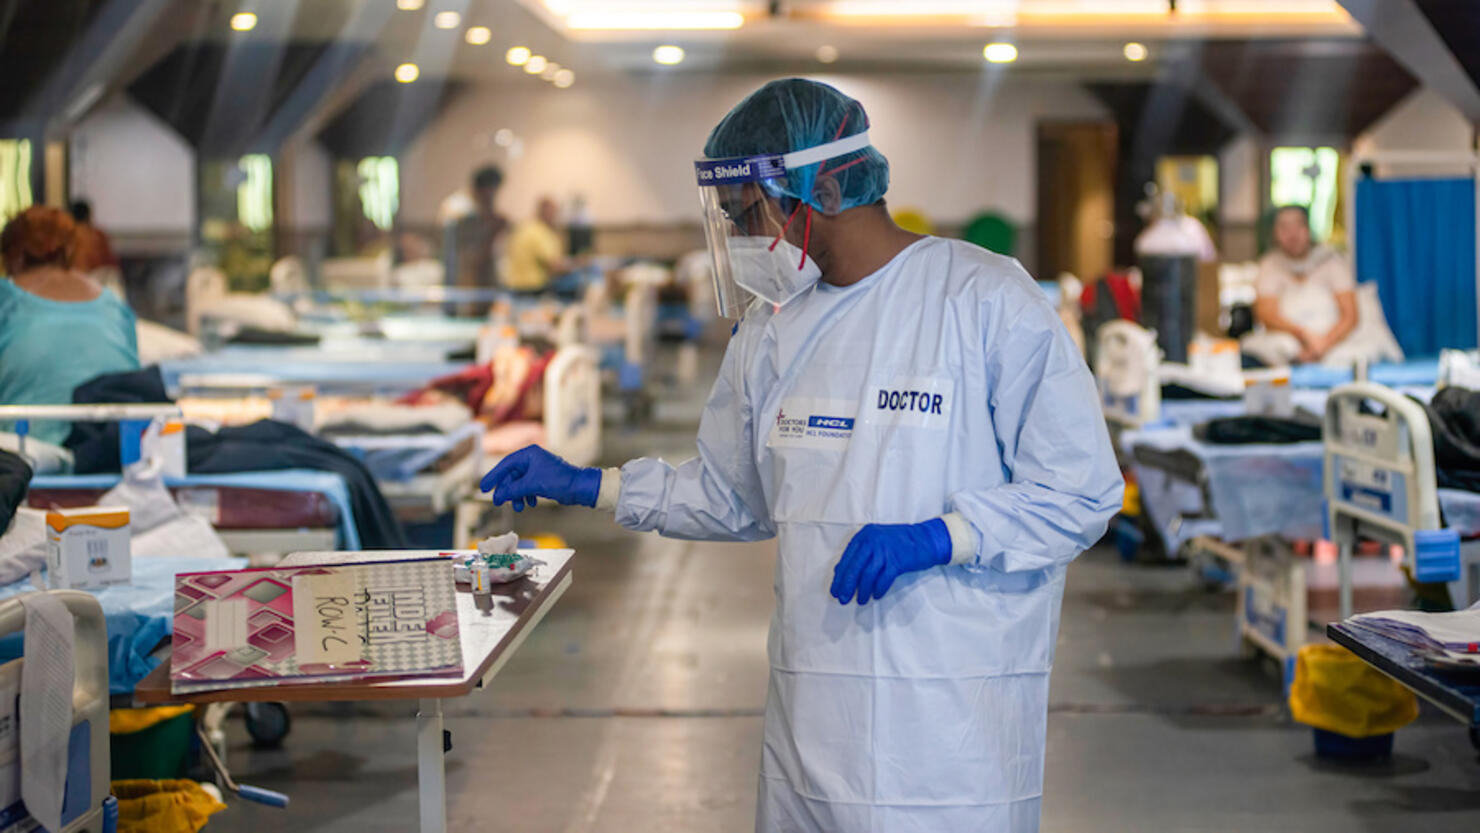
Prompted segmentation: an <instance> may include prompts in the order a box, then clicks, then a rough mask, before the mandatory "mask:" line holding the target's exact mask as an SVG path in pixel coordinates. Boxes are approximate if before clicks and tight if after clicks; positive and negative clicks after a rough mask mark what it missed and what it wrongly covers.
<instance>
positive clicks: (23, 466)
mask: <svg viewBox="0 0 1480 833" xmlns="http://www.w3.org/2000/svg"><path fill="white" fill-rule="evenodd" d="M30 485H31V464H30V463H27V462H26V458H24V457H22V456H20V455H19V454H11V453H10V452H9V451H0V532H4V531H5V530H7V529H9V528H10V520H11V519H12V518H14V517H15V510H16V509H18V508H20V506H21V505H22V504H23V503H25V500H26V489H27V488H29V487H30Z"/></svg>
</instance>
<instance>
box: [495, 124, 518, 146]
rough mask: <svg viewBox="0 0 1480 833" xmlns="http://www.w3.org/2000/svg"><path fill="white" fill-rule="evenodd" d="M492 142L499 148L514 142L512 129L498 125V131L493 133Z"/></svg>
mask: <svg viewBox="0 0 1480 833" xmlns="http://www.w3.org/2000/svg"><path fill="white" fill-rule="evenodd" d="M493 143H494V144H496V145H498V146H499V147H501V148H506V147H508V146H509V145H512V144H514V131H512V130H510V129H509V128H507V127H500V128H499V129H498V131H497V132H496V133H494V134H493Z"/></svg>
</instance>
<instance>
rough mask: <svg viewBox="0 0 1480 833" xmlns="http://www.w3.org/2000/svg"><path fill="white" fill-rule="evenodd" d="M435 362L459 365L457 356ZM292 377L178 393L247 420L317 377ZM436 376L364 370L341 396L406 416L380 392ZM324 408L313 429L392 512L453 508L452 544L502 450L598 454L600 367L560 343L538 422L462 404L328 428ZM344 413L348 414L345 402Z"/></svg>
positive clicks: (189, 383) (192, 410) (426, 518)
mask: <svg viewBox="0 0 1480 833" xmlns="http://www.w3.org/2000/svg"><path fill="white" fill-rule="evenodd" d="M562 327H563V328H564V329H573V328H577V327H578V322H576V321H574V320H573V319H572V318H571V317H570V316H567V317H565V318H563V319H562ZM257 369H266V368H257ZM439 369H441V370H444V371H447V372H456V371H458V370H461V369H462V366H461V365H458V366H454V367H452V368H439ZM437 375H439V376H440V375H445V373H439V374H437ZM289 378H290V380H291V381H289V382H282V381H280V380H279V379H278V378H277V377H275V376H273V375H269V374H260V373H256V374H220V373H217V374H179V375H178V377H177V379H178V381H177V387H176V390H177V392H178V393H181V394H187V395H188V396H187V397H186V398H182V399H181V402H182V403H184V404H185V405H186V406H187V410H186V414H187V416H188V417H191V418H198V417H206V418H209V419H216V420H220V421H243V422H250V421H254V420H256V419H261V418H266V417H269V416H271V415H272V413H273V408H272V404H271V400H270V399H269V397H268V396H266V395H264V394H269V393H273V392H278V393H281V392H282V391H283V390H284V389H289V390H291V389H293V388H295V387H297V388H314V387H315V385H314V384H313V381H312V380H308V379H305V377H304V376H303V375H302V374H301V373H300V374H299V375H296V376H290V377H289ZM432 378H434V377H432V376H425V377H422V378H420V379H417V380H416V382H415V384H414V385H400V386H390V385H387V384H384V383H383V380H367V381H365V382H364V383H363V385H364V386H363V387H360V388H359V389H360V390H361V391H362V393H361V394H351V395H348V396H344V397H341V399H340V400H339V401H340V402H343V403H357V404H354V405H353V407H354V408H356V409H358V410H360V411H364V410H367V409H368V410H374V409H375V408H377V407H381V408H387V409H398V410H399V411H400V412H401V413H403V414H407V413H409V414H412V415H413V416H411V417H409V419H410V420H411V421H414V419H415V418H414V412H415V411H416V410H417V409H415V408H412V407H411V406H402V405H394V404H392V403H391V402H390V401H389V400H388V399H386V398H385V397H384V396H383V395H384V394H387V393H401V392H404V390H405V389H408V388H410V387H419V386H421V385H423V384H425V383H426V382H427V381H430V379H432ZM356 388H357V385H356V384H352V383H351V380H350V379H348V378H345V377H341V378H339V379H338V380H337V381H334V382H333V383H332V385H331V387H330V389H331V390H338V391H340V393H341V394H344V393H345V392H347V391H354V390H355V389H356ZM396 388H399V389H396ZM325 404H326V405H327V404H328V403H327V402H326V403H325ZM325 410H328V408H327V407H323V408H320V414H319V415H318V417H317V419H316V424H315V425H314V430H316V431H317V432H320V433H323V434H324V436H326V438H328V439H330V440H331V441H333V442H334V443H335V444H337V445H339V446H340V447H341V448H344V449H345V450H346V451H348V452H349V453H351V454H353V455H355V456H356V457H358V458H359V459H361V461H362V462H364V463H365V464H366V466H367V468H369V469H370V471H371V474H372V475H374V477H375V479H376V483H377V485H378V486H379V487H380V490H381V492H382V494H384V495H385V497H386V499H387V501H388V502H389V503H390V504H391V507H392V509H393V510H395V512H396V515H397V517H398V518H400V519H401V520H402V521H403V522H405V523H409V524H427V523H434V522H436V521H437V520H438V519H439V518H443V517H445V516H446V515H447V514H449V513H451V514H452V519H451V520H452V529H451V537H452V540H451V541H450V542H448V544H449V545H451V544H454V543H457V542H466V541H468V540H472V538H473V532H474V529H475V528H476V526H477V524H478V519H479V517H480V516H481V512H482V510H483V508H484V503H483V502H481V501H478V500H476V498H477V495H478V491H477V483H478V480H479V478H481V477H482V475H483V473H484V472H485V471H486V470H487V468H488V466H489V465H490V464H491V462H494V461H496V460H497V459H498V458H499V457H501V456H502V455H503V454H506V453H508V452H511V451H514V450H515V449H517V448H520V447H523V446H524V445H527V444H538V445H542V446H544V447H546V448H548V449H550V450H551V451H552V452H554V453H556V454H559V455H560V456H562V457H564V458H566V459H568V460H571V461H572V462H573V463H576V464H578V465H589V464H591V463H594V462H595V461H596V460H597V458H598V457H599V455H600V449H601V430H602V413H601V377H600V372H599V368H598V365H597V354H596V352H595V351H594V350H592V349H591V348H589V347H586V346H583V345H581V344H567V345H566V346H563V347H560V348H559V349H557V350H556V351H555V354H554V356H553V358H552V359H551V360H550V362H549V364H548V365H547V366H546V367H545V370H544V375H543V393H542V416H541V419H540V420H539V421H537V422H514V423H506V424H504V425H500V426H495V427H493V428H485V426H484V425H483V423H482V422H479V421H477V420H475V419H473V418H472V417H471V416H470V415H466V414H464V417H463V419H462V420H461V421H454V422H449V423H448V424H447V425H446V426H445V427H442V428H441V429H440V430H428V429H429V428H431V427H432V426H418V427H417V430H407V431H403V432H396V431H389V432H377V433H374V434H371V433H354V432H346V431H336V432H332V433H329V432H328V431H327V429H329V428H331V427H332V426H333V424H334V423H333V421H332V417H328V416H325V415H324V413H323V411H325ZM344 413H345V414H346V415H348V414H349V413H350V411H345V412H344ZM222 520H223V521H224V520H226V519H225V518H223V519H222ZM439 534H440V533H439ZM330 548H332V547H330ZM299 549H302V548H301V547H300V548H299ZM273 551H282V550H273Z"/></svg>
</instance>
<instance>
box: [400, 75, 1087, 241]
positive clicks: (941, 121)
mask: <svg viewBox="0 0 1480 833" xmlns="http://www.w3.org/2000/svg"><path fill="white" fill-rule="evenodd" d="M993 77H994V76H989V75H987V74H985V73H984V74H982V75H980V76H974V75H950V76H927V75H900V76H887V77H886V76H840V77H835V78H826V77H822V80H827V81H829V82H831V83H834V84H836V85H837V86H838V87H839V88H840V89H842V90H843V91H844V92H846V93H848V94H849V95H852V96H854V97H855V98H858V99H859V100H860V101H862V102H863V104H864V107H865V108H866V109H867V111H868V113H869V117H870V120H871V122H872V125H873V127H872V130H871V135H872V137H873V141H874V144H875V145H876V146H877V147H878V148H879V149H880V150H881V151H882V152H883V153H884V154H885V155H886V156H887V157H888V158H889V161H890V166H891V171H892V175H891V182H892V186H891V188H890V191H889V201H890V204H891V205H892V206H895V207H916V208H919V209H922V210H924V211H925V212H926V214H927V215H929V216H931V217H932V218H933V219H936V220H937V221H940V222H946V223H951V222H959V221H961V220H964V219H966V218H968V217H970V216H972V215H973V214H975V213H977V212H978V211H980V210H982V209H986V208H994V209H997V210H1000V211H1003V212H1005V213H1006V214H1007V215H1009V216H1010V217H1012V218H1013V219H1014V220H1016V221H1017V222H1019V223H1025V224H1026V223H1031V222H1032V221H1033V218H1034V213H1035V196H1036V194H1035V189H1036V178H1037V172H1036V169H1035V160H1034V152H1035V141H1036V139H1035V127H1036V122H1037V121H1038V120H1040V119H1064V120H1075V119H1081V120H1083V119H1101V118H1105V117H1106V114H1105V112H1104V110H1103V109H1102V108H1101V107H1100V106H1099V105H1098V104H1097V103H1096V102H1095V101H1094V100H1093V99H1092V98H1091V97H1090V96H1089V94H1088V93H1085V92H1084V91H1083V90H1082V89H1081V88H1080V87H1079V86H1078V85H1076V84H1073V83H1071V82H1067V81H1050V80H1042V79H1036V80H1035V79H1023V78H1014V77H1012V76H1011V75H1007V76H995V77H997V78H1001V79H1004V80H1001V82H1000V83H992V81H991V80H989V79H991V78H993ZM518 80H519V81H521V82H524V83H516V84H512V85H500V86H488V87H483V88H478V89H475V90H473V91H472V92H470V93H466V94H464V95H463V96H461V97H459V98H458V99H455V100H454V101H453V103H452V104H451V106H450V107H449V108H448V110H447V111H446V112H445V113H443V115H442V116H441V117H440V118H439V119H438V120H437V121H436V122H435V123H434V124H432V125H431V126H429V127H428V128H427V130H426V131H424V132H423V133H422V134H421V136H419V137H418V139H417V141H416V142H415V143H414V144H413V145H412V146H411V147H410V148H409V149H408V151H407V152H406V153H405V154H403V156H402V159H401V187H402V201H401V216H402V218H403V219H405V220H407V221H409V222H411V223H432V222H434V220H435V216H436V210H437V205H438V203H439V202H440V201H441V200H442V198H443V197H444V196H446V195H447V194H448V193H450V192H452V191H453V190H455V189H457V188H459V187H460V186H462V185H463V183H464V181H465V180H466V178H467V176H468V173H469V172H470V171H471V170H472V169H473V168H475V167H476V166H477V165H479V164H481V163H483V162H488V161H493V162H496V163H498V164H500V165H502V166H503V167H504V169H505V172H506V174H507V181H506V182H505V187H504V190H503V193H502V195H501V197H500V203H501V206H502V207H503V209H504V210H505V211H507V212H508V213H510V214H511V215H513V216H516V217H519V216H526V215H528V214H529V213H530V212H531V211H532V210H533V206H534V202H535V199H536V198H537V197H538V195H540V194H542V193H551V194H554V195H556V196H557V197H560V198H562V199H563V198H565V197H568V196H569V195H570V194H572V193H575V192H577V191H579V192H582V193H584V194H585V195H586V196H587V199H588V202H589V204H590V206H591V210H592V214H593V216H594V218H595V220H596V222H597V223H598V225H625V224H636V223H675V222H695V221H697V219H698V217H697V196H696V194H695V190H694V178H693V168H692V166H691V165H690V164H689V163H690V162H691V161H692V160H693V159H694V158H695V157H697V156H699V155H700V151H701V150H702V147H703V144H704V139H705V137H706V136H707V135H708V133H709V130H710V128H711V127H712V126H713V125H714V124H715V123H716V122H718V121H719V120H720V118H721V117H723V116H724V114H725V113H726V112H727V111H728V110H729V109H730V108H731V107H732V106H734V104H736V103H737V102H738V101H739V100H740V99H741V98H743V97H744V96H745V95H746V94H748V93H749V92H750V91H751V90H753V89H755V88H756V87H757V86H759V85H760V84H761V83H763V82H764V81H765V80H767V79H766V78H760V77H748V78H747V77H734V76H725V77H721V76H703V75H694V76H686V75H681V74H671V75H664V74H659V75H651V76H643V77H630V78H629V77H614V78H611V79H607V80H603V81H601V82H600V83H592V84H582V83H580V82H579V81H578V82H577V84H576V86H574V87H572V88H571V89H569V90H564V91H558V90H555V89H554V88H552V87H550V86H549V85H547V84H541V83H536V82H533V79H522V78H521V79H518ZM500 128H509V129H511V130H513V131H514V133H515V134H516V135H517V136H518V137H519V138H520V140H521V141H522V143H523V153H522V155H521V156H519V157H518V158H516V159H509V158H508V155H507V154H506V152H505V151H504V150H503V149H502V148H500V147H498V146H497V145H496V144H495V143H494V141H493V134H494V133H495V132H496V131H497V130H499V129H500Z"/></svg>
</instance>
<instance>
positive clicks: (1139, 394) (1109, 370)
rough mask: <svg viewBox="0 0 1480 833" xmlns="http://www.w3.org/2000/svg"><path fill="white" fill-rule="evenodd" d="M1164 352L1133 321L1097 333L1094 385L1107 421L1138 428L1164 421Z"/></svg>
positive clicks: (1149, 332) (1110, 325)
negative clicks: (1162, 383)
mask: <svg viewBox="0 0 1480 833" xmlns="http://www.w3.org/2000/svg"><path fill="white" fill-rule="evenodd" d="M1160 367H1161V348H1159V347H1157V346H1156V333H1155V332H1154V331H1152V330H1148V329H1146V328H1145V327H1142V326H1141V325H1139V324H1134V323H1132V322H1130V321H1107V322H1105V323H1104V324H1101V325H1100V328H1099V330H1097V331H1096V332H1095V383H1096V386H1097V387H1098V388H1099V390H1100V407H1101V408H1102V409H1103V410H1104V412H1105V419H1106V420H1108V421H1109V422H1110V423H1111V424H1112V425H1115V426H1119V427H1121V428H1139V427H1141V426H1142V425H1145V424H1147V423H1150V422H1155V421H1156V420H1157V419H1159V418H1160V417H1161V374H1160Z"/></svg>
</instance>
